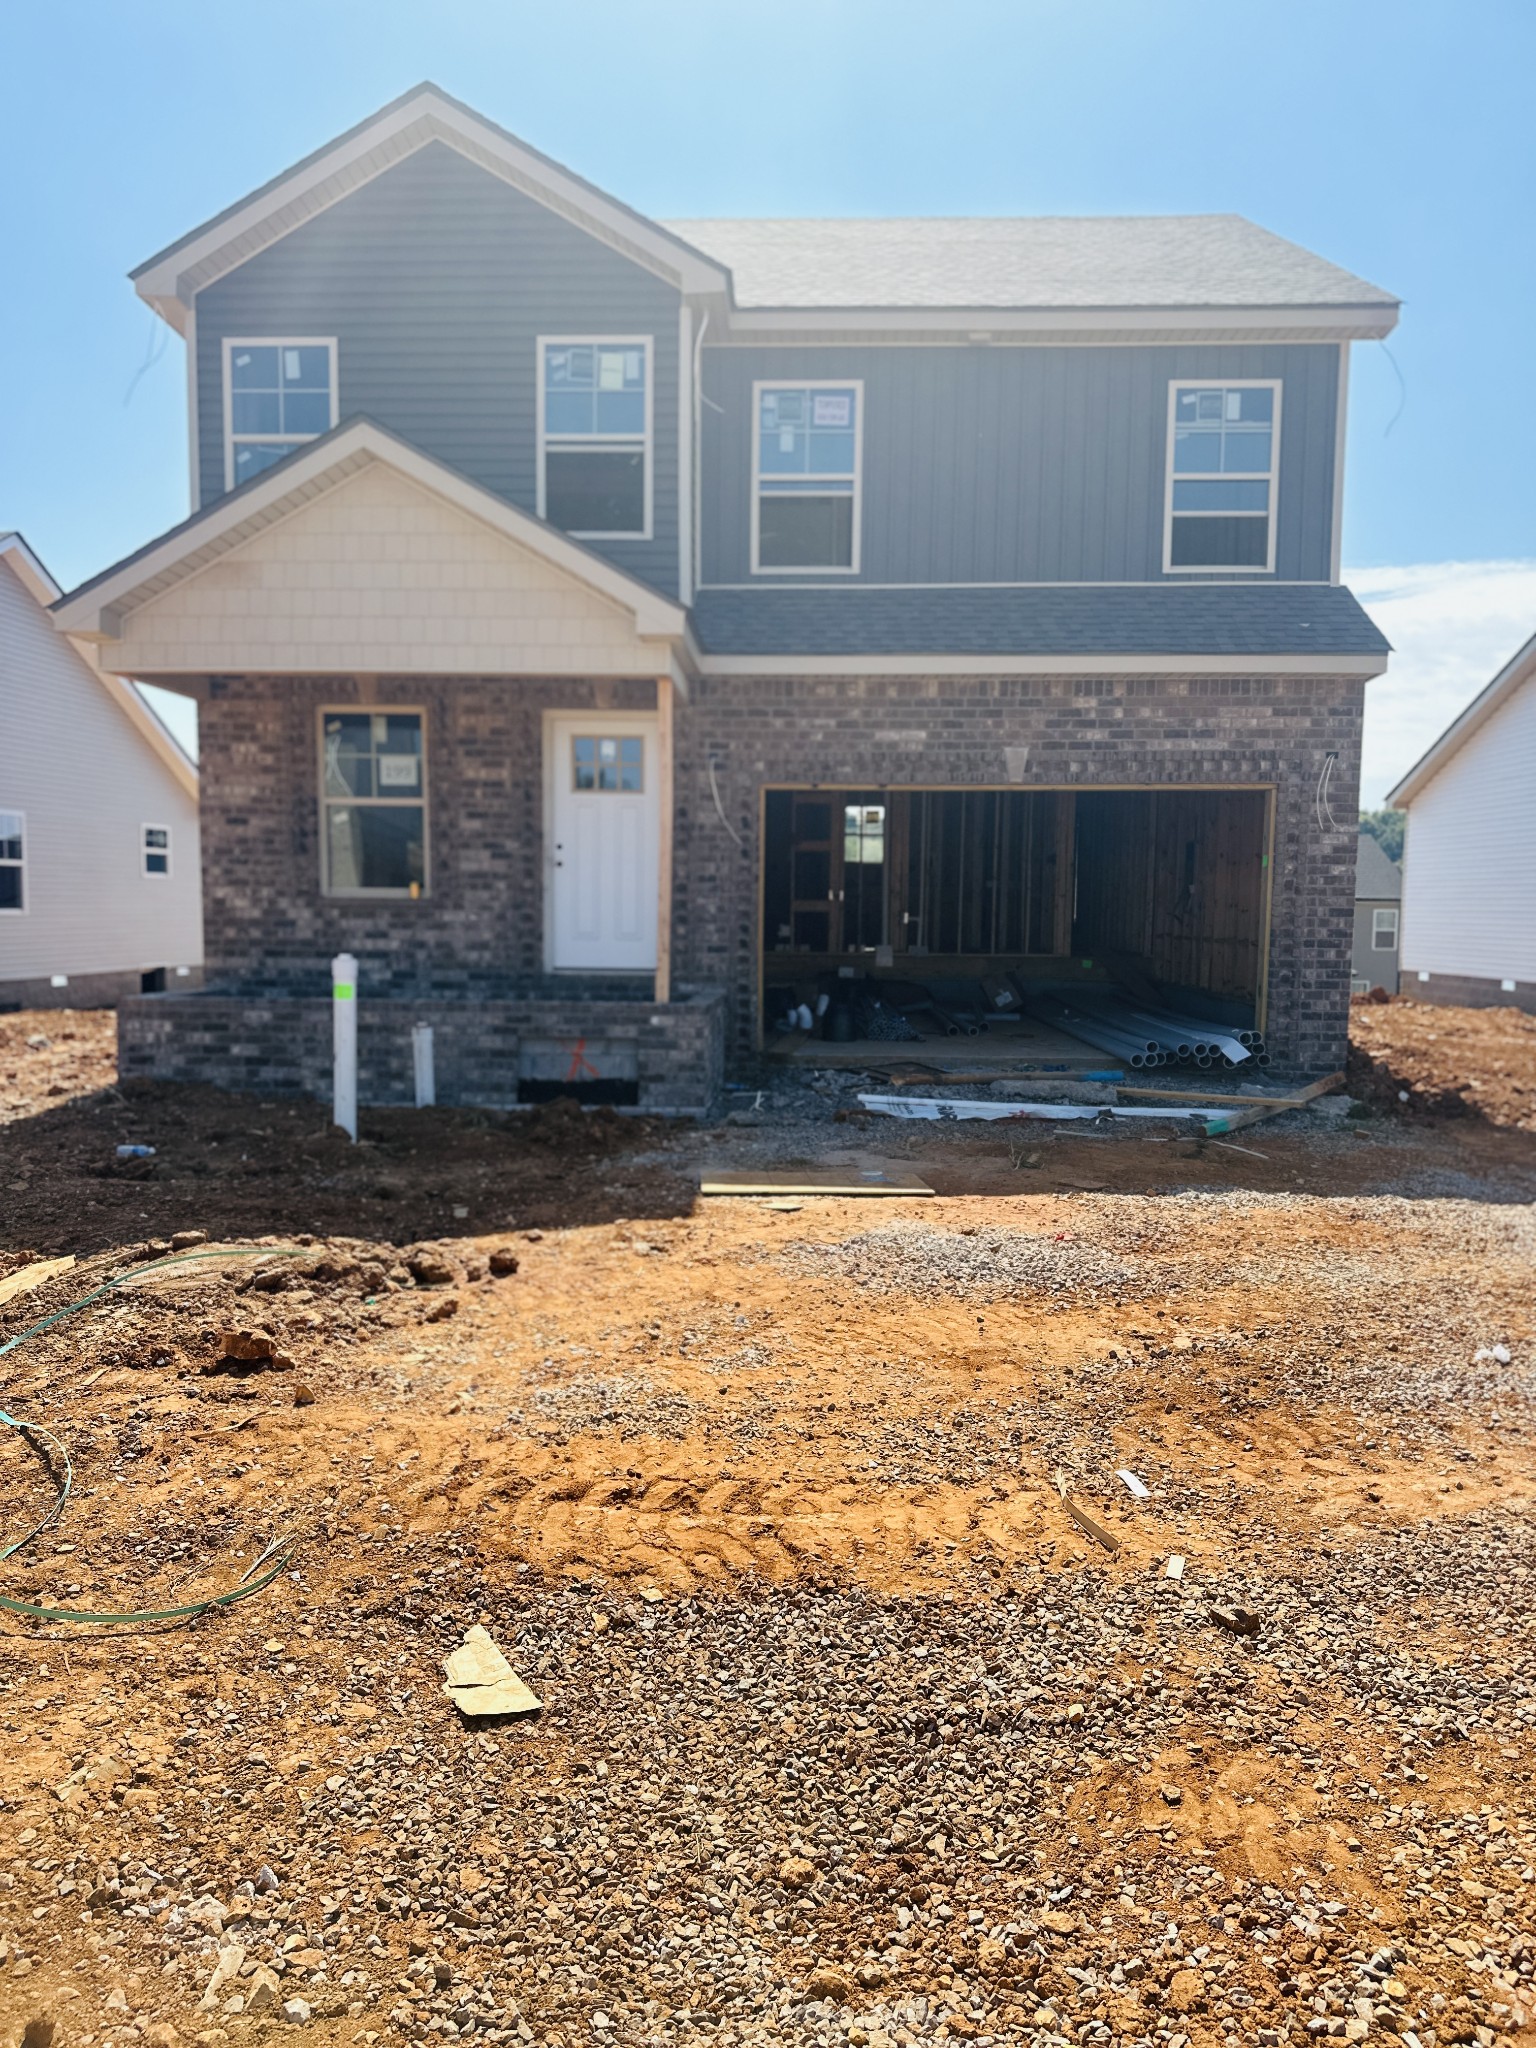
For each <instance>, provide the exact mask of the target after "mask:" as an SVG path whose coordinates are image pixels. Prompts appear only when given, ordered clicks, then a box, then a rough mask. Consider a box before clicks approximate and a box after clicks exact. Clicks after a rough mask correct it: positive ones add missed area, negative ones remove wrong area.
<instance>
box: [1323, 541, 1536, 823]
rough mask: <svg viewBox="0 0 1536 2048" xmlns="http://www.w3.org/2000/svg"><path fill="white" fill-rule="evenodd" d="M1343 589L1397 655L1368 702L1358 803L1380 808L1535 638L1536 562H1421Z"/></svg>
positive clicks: (1354, 577) (1357, 573)
mask: <svg viewBox="0 0 1536 2048" xmlns="http://www.w3.org/2000/svg"><path fill="white" fill-rule="evenodd" d="M1344 581H1345V582H1346V583H1347V584H1348V585H1349V587H1350V589H1351V590H1352V591H1353V592H1354V593H1355V595H1356V597H1358V598H1359V600H1360V602H1361V603H1362V604H1363V605H1364V606H1365V608H1366V610H1367V611H1368V612H1369V613H1370V615H1371V617H1372V618H1373V619H1374V620H1375V621H1376V623H1377V625H1378V626H1380V628H1381V630H1382V631H1383V633H1385V634H1386V636H1387V638H1388V639H1389V640H1390V641H1391V642H1392V648H1393V653H1392V664H1391V667H1390V668H1389V669H1388V671H1387V673H1386V674H1385V675H1384V676H1378V677H1377V678H1376V680H1375V681H1374V682H1373V683H1370V684H1369V685H1368V686H1367V688H1366V695H1365V743H1364V759H1363V761H1362V764H1361V773H1360V801H1361V803H1362V804H1364V805H1365V806H1366V808H1367V809H1374V808H1375V806H1377V805H1378V804H1380V802H1381V801H1382V799H1383V797H1384V796H1385V795H1386V793H1387V791H1388V790H1389V789H1390V788H1391V787H1392V785H1393V784H1394V783H1395V782H1397V781H1398V780H1399V779H1400V778H1401V777H1402V776H1404V775H1406V774H1407V772H1408V770H1409V769H1410V768H1411V767H1412V766H1413V764H1414V762H1415V761H1417V760H1418V758H1419V756H1420V755H1421V754H1422V753H1423V752H1424V751H1425V749H1426V748H1427V747H1429V746H1430V745H1432V744H1433V742H1434V741H1435V740H1437V739H1438V738H1439V736H1440V734H1441V733H1442V732H1444V730H1445V728H1446V727H1447V726H1448V725H1449V724H1450V722H1451V720H1452V719H1453V718H1454V717H1455V716H1456V715H1457V713H1458V712H1460V711H1462V710H1464V709H1465V707H1466V706H1467V705H1468V704H1469V703H1470V702H1471V701H1472V699H1473V698H1474V697H1475V696H1476V695H1477V693H1478V691H1479V690H1480V689H1482V687H1483V685H1484V684H1485V683H1487V682H1489V681H1491V680H1492V678H1493V677H1494V676H1495V675H1496V674H1497V673H1498V671H1499V670H1500V669H1501V668H1502V667H1503V666H1504V664H1505V662H1506V661H1508V660H1509V657H1510V656H1511V655H1512V654H1513V653H1514V652H1515V651H1516V649H1517V648H1519V647H1522V646H1524V644H1525V642H1526V641H1527V640H1529V638H1530V637H1531V635H1532V633H1536V562H1423V563H1419V564H1418V565H1416V566H1414V567H1411V568H1405V569H1356V570H1353V571H1346V572H1345V577H1344Z"/></svg>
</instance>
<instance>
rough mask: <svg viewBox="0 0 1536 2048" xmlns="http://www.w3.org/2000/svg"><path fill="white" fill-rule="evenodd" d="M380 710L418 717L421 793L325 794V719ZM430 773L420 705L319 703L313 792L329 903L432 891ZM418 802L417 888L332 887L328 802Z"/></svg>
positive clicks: (399, 899) (399, 898) (422, 896)
mask: <svg viewBox="0 0 1536 2048" xmlns="http://www.w3.org/2000/svg"><path fill="white" fill-rule="evenodd" d="M372 713H381V714H382V715H383V716H385V717H387V718H419V719H420V720H421V796H420V798H419V799H418V798H416V797H409V796H397V797H390V796H364V797H340V796H336V797H328V796H327V795H326V793H325V721H326V720H327V718H356V717H358V716H360V715H367V714H372ZM431 790H432V776H431V772H430V770H429V768H428V765H427V709H426V706H425V705H424V704H357V703H353V704H322V705H321V706H320V707H319V709H318V710H317V711H316V713H315V794H316V798H317V801H318V803H319V806H320V894H321V895H322V896H324V897H327V898H328V899H329V900H330V901H331V902H333V903H359V902H362V903H425V902H426V901H427V899H428V898H429V897H430V896H431V894H432V796H431ZM417 802H419V803H420V805H421V891H420V893H419V894H418V895H415V896H413V895H412V894H411V892H410V890H409V889H333V888H332V887H331V834H330V829H329V819H328V816H327V813H328V812H329V810H330V807H331V805H332V804H344V803H363V804H393V805H396V806H398V807H400V808H402V809H403V808H404V807H405V806H406V805H408V804H410V805H414V804H416V803H417Z"/></svg>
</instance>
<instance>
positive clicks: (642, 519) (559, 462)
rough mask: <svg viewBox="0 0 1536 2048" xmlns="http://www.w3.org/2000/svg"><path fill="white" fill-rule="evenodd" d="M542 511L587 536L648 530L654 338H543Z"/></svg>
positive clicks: (640, 535) (640, 536) (638, 536)
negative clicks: (652, 349)
mask: <svg viewBox="0 0 1536 2048" xmlns="http://www.w3.org/2000/svg"><path fill="white" fill-rule="evenodd" d="M539 517H540V518H541V519H547V520H548V521H549V522H550V524H551V525H552V526H558V527H560V528H561V530H562V531H563V532H565V533H571V534H577V535H579V536H580V537H581V538H582V539H585V540H648V539H649V538H650V532H651V344H650V340H649V338H648V337H642V338H640V339H639V340H633V341H625V340H622V339H617V340H613V341H604V340H601V339H599V340H590V339H585V340H582V339H578V340H565V339H555V338H549V337H544V338H541V339H540V342H539Z"/></svg>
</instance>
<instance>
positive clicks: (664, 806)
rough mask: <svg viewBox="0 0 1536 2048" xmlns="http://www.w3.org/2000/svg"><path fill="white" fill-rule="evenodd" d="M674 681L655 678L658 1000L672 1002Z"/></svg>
mask: <svg viewBox="0 0 1536 2048" xmlns="http://www.w3.org/2000/svg"><path fill="white" fill-rule="evenodd" d="M672 705H673V696H672V678H671V676H669V675H667V676H658V677H657V678H656V801H657V805H658V807H659V809H660V812H661V817H660V820H659V825H660V843H659V846H658V848H657V860H656V1001H657V1002H658V1003H669V1002H671V1000H672V810H673V777H672Z"/></svg>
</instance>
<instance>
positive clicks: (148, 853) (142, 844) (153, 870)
mask: <svg viewBox="0 0 1536 2048" xmlns="http://www.w3.org/2000/svg"><path fill="white" fill-rule="evenodd" d="M139 850H140V854H141V856H142V859H143V863H144V872H145V874H146V875H169V874H170V872H171V828H170V826H169V825H144V826H141V827H140V830H139Z"/></svg>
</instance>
